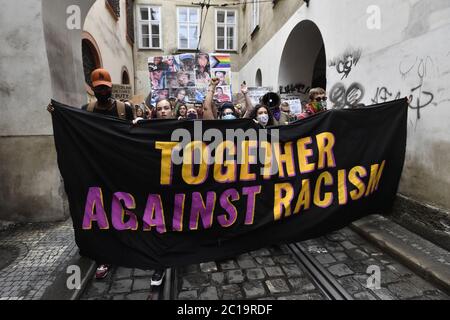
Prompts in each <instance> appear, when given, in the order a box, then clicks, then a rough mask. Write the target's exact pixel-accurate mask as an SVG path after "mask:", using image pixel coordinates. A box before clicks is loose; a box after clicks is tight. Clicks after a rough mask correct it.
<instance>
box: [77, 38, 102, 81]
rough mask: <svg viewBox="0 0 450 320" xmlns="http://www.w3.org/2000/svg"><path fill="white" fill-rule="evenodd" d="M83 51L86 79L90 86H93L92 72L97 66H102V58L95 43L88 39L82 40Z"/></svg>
mask: <svg viewBox="0 0 450 320" xmlns="http://www.w3.org/2000/svg"><path fill="white" fill-rule="evenodd" d="M81 47H82V52H83V71H84V79H85V81H86V83H87V84H88V85H89V86H92V82H91V73H92V71H94V70H95V69H97V68H100V58H99V55H98V52H97V50H96V49H95V47H94V45H93V44H92V43H91V42H90V41H89V40H87V39H83V40H82V42H81Z"/></svg>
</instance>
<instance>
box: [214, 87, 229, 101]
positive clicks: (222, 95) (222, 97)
mask: <svg viewBox="0 0 450 320" xmlns="http://www.w3.org/2000/svg"><path fill="white" fill-rule="evenodd" d="M214 99H215V100H217V101H219V102H220V103H224V102H231V91H230V86H217V88H216V92H215V94H214Z"/></svg>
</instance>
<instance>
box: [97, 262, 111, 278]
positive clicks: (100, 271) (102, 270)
mask: <svg viewBox="0 0 450 320" xmlns="http://www.w3.org/2000/svg"><path fill="white" fill-rule="evenodd" d="M109 268H110V265H109V264H101V265H99V266H98V267H97V271H96V272H95V279H104V278H105V277H106V276H107V275H108V273H109Z"/></svg>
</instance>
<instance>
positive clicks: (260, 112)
mask: <svg viewBox="0 0 450 320" xmlns="http://www.w3.org/2000/svg"><path fill="white" fill-rule="evenodd" d="M249 118H250V119H253V120H254V121H255V122H257V123H258V124H259V125H261V126H262V127H263V128H265V127H267V126H273V124H274V121H273V115H272V112H271V111H270V109H269V108H268V107H266V106H265V105H263V104H258V105H256V107H255V108H253V110H252V111H251V112H250V116H249Z"/></svg>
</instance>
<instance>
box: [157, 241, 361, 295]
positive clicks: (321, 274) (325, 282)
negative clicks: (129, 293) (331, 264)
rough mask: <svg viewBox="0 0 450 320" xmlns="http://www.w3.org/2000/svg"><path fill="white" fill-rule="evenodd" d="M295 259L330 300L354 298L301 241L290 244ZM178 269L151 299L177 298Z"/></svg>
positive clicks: (172, 271) (169, 273) (171, 271)
mask: <svg viewBox="0 0 450 320" xmlns="http://www.w3.org/2000/svg"><path fill="white" fill-rule="evenodd" d="M288 248H289V249H290V250H291V252H292V254H293V256H294V259H295V260H297V262H298V263H299V264H300V265H301V266H302V267H303V269H304V271H305V272H306V274H307V275H308V276H309V277H310V279H311V281H312V282H313V283H314V284H315V285H316V286H317V287H318V289H319V290H320V291H321V292H322V293H323V294H324V295H325V297H326V298H327V299H329V300H353V298H352V296H351V295H350V294H349V293H348V292H347V291H346V290H345V289H344V287H343V286H342V285H341V284H340V283H339V282H338V281H337V280H336V278H335V277H334V276H333V275H332V274H331V273H330V272H328V270H326V269H325V268H324V267H323V266H322V265H321V264H320V263H319V262H318V261H317V260H316V259H315V258H314V257H313V256H312V255H311V254H309V253H308V252H307V251H306V250H305V248H303V247H302V245H301V244H300V243H293V244H289V245H288ZM177 284H178V283H177V269H176V268H170V269H167V270H166V276H165V279H164V283H163V284H162V285H161V286H158V287H155V288H151V290H150V291H151V295H150V297H149V299H150V300H173V299H176V298H177V295H178V294H177V289H178V287H177Z"/></svg>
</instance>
